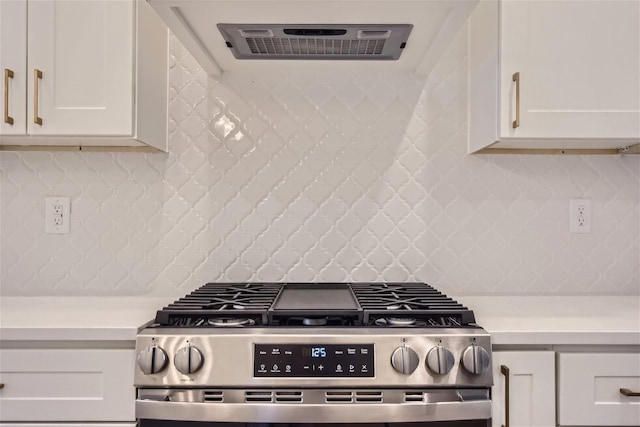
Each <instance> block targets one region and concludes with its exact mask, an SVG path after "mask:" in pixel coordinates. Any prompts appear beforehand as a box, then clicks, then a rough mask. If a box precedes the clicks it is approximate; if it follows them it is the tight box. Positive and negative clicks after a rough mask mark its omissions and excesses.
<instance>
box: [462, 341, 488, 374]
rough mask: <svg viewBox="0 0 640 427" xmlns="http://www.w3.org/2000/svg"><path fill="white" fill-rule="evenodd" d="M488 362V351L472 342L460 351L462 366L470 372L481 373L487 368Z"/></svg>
mask: <svg viewBox="0 0 640 427" xmlns="http://www.w3.org/2000/svg"><path fill="white" fill-rule="evenodd" d="M489 363H490V357H489V353H488V352H487V350H485V349H484V348H482V347H480V346H477V345H475V344H473V345H470V346H469V347H467V348H466V349H465V351H463V352H462V366H464V369H466V370H467V372H469V373H471V374H475V375H480V374H482V373H483V372H484V371H486V370H487V369H488V368H489Z"/></svg>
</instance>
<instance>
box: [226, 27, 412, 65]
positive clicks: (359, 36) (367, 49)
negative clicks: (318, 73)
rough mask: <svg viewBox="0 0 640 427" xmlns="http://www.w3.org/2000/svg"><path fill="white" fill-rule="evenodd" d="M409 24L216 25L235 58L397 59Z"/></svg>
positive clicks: (403, 46) (408, 30)
mask: <svg viewBox="0 0 640 427" xmlns="http://www.w3.org/2000/svg"><path fill="white" fill-rule="evenodd" d="M412 28H413V26H412V25H409V24H398V25H391V24H374V25H364V24H344V25H339V26H336V25H282V24H218V29H219V30H220V32H221V33H222V36H223V38H224V40H225V43H226V44H227V47H228V48H229V49H231V52H232V53H233V55H234V56H235V57H236V59H353V60H367V59H369V60H397V59H399V58H400V55H401V54H402V50H403V49H404V48H405V46H406V44H407V40H408V38H409V34H410V33H411V29H412Z"/></svg>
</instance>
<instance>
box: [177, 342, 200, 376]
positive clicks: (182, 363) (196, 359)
mask: <svg viewBox="0 0 640 427" xmlns="http://www.w3.org/2000/svg"><path fill="white" fill-rule="evenodd" d="M203 363H204V356H203V355H202V352H201V351H200V350H199V349H198V347H194V346H192V345H187V346H185V347H182V348H181V349H179V350H178V351H177V352H176V356H175V357H174V358H173V364H174V365H175V367H176V369H177V370H178V371H180V372H181V373H183V374H193V373H195V372H198V371H199V370H200V368H201V367H202V364H203Z"/></svg>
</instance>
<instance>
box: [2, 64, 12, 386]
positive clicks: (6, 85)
mask: <svg viewBox="0 0 640 427" xmlns="http://www.w3.org/2000/svg"><path fill="white" fill-rule="evenodd" d="M12 78H13V71H11V70H10V69H8V68H5V69H4V122H5V123H7V124H9V125H12V124H13V117H11V116H10V115H9V79H12ZM0 388H1V387H0Z"/></svg>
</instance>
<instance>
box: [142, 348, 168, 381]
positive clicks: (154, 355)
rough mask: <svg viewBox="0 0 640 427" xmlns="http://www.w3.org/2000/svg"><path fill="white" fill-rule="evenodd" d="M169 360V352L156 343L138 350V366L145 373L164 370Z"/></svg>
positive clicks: (150, 373)
mask: <svg viewBox="0 0 640 427" xmlns="http://www.w3.org/2000/svg"><path fill="white" fill-rule="evenodd" d="M168 361H169V359H168V358H167V353H166V352H165V351H164V350H163V349H162V348H161V347H158V346H157V345H155V344H150V345H149V346H148V347H146V348H144V349H142V350H140V351H138V368H139V370H140V372H142V373H144V374H145V375H152V374H157V373H159V372H162V371H163V370H164V368H166V366H167V362H168Z"/></svg>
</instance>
